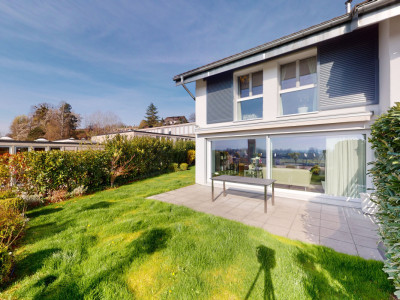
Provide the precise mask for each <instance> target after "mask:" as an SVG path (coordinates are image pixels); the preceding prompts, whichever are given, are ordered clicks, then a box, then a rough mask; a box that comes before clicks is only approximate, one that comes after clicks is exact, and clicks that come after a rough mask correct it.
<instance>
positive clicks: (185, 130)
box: [139, 122, 196, 137]
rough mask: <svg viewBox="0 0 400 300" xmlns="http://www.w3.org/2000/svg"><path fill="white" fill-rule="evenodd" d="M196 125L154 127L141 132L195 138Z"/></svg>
mask: <svg viewBox="0 0 400 300" xmlns="http://www.w3.org/2000/svg"><path fill="white" fill-rule="evenodd" d="M195 125H196V124H195V123H187V122H186V123H184V124H176V125H170V126H168V125H166V126H160V127H152V128H145V129H139V130H140V131H145V132H156V133H162V134H168V135H179V136H189V137H194V130H195Z"/></svg>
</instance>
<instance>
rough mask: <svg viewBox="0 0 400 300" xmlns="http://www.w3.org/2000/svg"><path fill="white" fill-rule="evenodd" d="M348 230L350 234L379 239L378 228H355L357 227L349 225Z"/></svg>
mask: <svg viewBox="0 0 400 300" xmlns="http://www.w3.org/2000/svg"><path fill="white" fill-rule="evenodd" d="M349 228H350V232H351V233H352V234H356V235H360V236H365V237H370V238H378V237H379V233H378V227H375V228H366V227H362V226H357V225H350V226H349Z"/></svg>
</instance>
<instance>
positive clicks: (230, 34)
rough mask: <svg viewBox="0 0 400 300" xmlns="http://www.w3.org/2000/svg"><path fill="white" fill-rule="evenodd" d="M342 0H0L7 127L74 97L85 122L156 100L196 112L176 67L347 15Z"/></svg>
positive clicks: (174, 109) (0, 80) (161, 107)
mask: <svg viewBox="0 0 400 300" xmlns="http://www.w3.org/2000/svg"><path fill="white" fill-rule="evenodd" d="M344 2H345V1H344V0H305V1H299V0H285V1H257V0H254V1H233V0H231V1H228V0H226V1H220V0H211V1H208V0H203V1H191V0H167V1H163V0H159V1H152V0H147V1H143V0H141V1H136V0H112V1H111V0H98V1H91V0H85V1H62V0H57V1H54V0H53V1H45V0H40V1H34V0H32V1H31V0H30V1H28V0H26V1H23V0H21V1H5V0H0V136H1V135H5V134H6V133H8V132H9V126H10V124H11V122H12V120H13V119H14V117H15V116H17V115H21V114H28V113H29V112H30V110H31V107H32V106H33V105H35V104H38V103H42V102H47V103H50V104H54V105H57V104H59V103H60V102H61V101H65V102H68V103H70V104H71V105H72V108H73V110H74V111H75V112H76V113H79V114H80V115H81V117H82V118H83V121H82V125H85V121H84V120H85V117H86V116H88V115H90V114H91V113H93V112H95V111H102V112H112V113H114V114H116V115H118V116H119V117H120V118H121V120H122V121H123V122H124V123H125V124H127V125H138V124H139V123H140V121H141V120H142V119H143V118H144V115H145V111H146V108H147V106H148V105H149V104H150V103H151V102H153V103H154V104H155V105H156V107H157V108H158V111H159V116H160V117H164V118H165V117H168V116H176V115H185V116H189V115H190V114H191V113H193V112H194V109H195V102H194V101H193V99H192V98H190V96H189V95H188V94H187V92H186V91H185V90H184V89H183V87H180V86H179V87H176V86H175V83H174V82H173V80H172V77H173V76H174V75H177V74H180V73H183V72H186V71H188V70H191V69H194V68H196V67H199V66H202V65H205V64H207V63H210V62H213V61H216V60H219V59H221V58H224V57H227V56H230V55H232V54H235V53H238V52H241V51H244V50H247V49H249V48H252V47H255V46H258V45H261V44H264V43H266V42H269V41H271V40H274V39H276V38H279V37H282V36H284V35H287V34H290V33H293V32H296V31H298V30H301V29H304V28H307V27H309V26H312V25H315V24H318V23H320V22H323V21H326V20H328V19H331V18H333V17H336V16H339V15H342V14H344V13H345V4H344ZM359 2H361V0H360V1H353V5H354V4H356V3H359ZM189 88H190V89H191V90H192V92H194V88H195V87H194V84H190V85H189Z"/></svg>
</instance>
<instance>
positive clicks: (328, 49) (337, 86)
mask: <svg viewBox="0 0 400 300" xmlns="http://www.w3.org/2000/svg"><path fill="white" fill-rule="evenodd" d="M318 58H319V68H320V71H319V86H320V88H319V90H320V92H319V109H320V110H327V109H335V108H341V107H349V106H358V105H366V104H375V103H378V101H379V100H378V86H379V82H378V78H379V77H378V68H379V66H378V28H377V27H376V26H374V27H371V28H366V29H362V30H358V31H355V32H352V33H349V34H346V35H344V36H343V37H341V38H337V39H333V40H331V41H329V42H326V43H323V44H321V45H320V46H319V48H318Z"/></svg>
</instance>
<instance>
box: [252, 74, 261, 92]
mask: <svg viewBox="0 0 400 300" xmlns="http://www.w3.org/2000/svg"><path fill="white" fill-rule="evenodd" d="M262 80H263V72H262V71H260V72H256V73H253V74H252V88H251V94H252V96H255V95H260V94H262V92H263V86H262V84H263V81H262Z"/></svg>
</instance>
